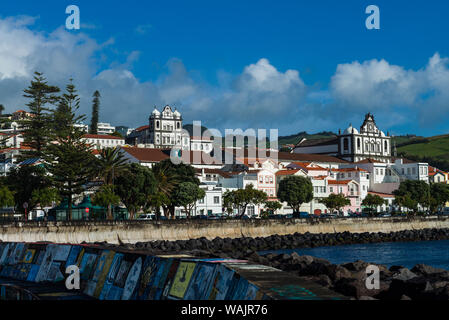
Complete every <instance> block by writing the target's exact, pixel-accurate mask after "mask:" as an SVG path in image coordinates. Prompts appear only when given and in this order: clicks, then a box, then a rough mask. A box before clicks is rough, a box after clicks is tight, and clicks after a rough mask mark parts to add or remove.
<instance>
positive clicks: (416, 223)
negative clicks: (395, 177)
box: [0, 216, 449, 244]
mask: <svg viewBox="0 0 449 320" xmlns="http://www.w3.org/2000/svg"><path fill="white" fill-rule="evenodd" d="M443 228H449V217H445V216H426V217H389V218H348V219H346V218H345V219H285V220H214V221H210V220H176V221H158V222H156V221H154V222H153V221H148V222H147V221H101V222H87V221H83V222H26V223H23V222H16V223H10V224H3V225H0V240H1V241H3V242H29V243H30V242H42V241H47V242H54V243H71V244H80V243H83V242H85V243H95V242H108V243H111V244H118V243H119V239H120V240H121V241H122V242H124V243H137V242H149V241H156V240H167V241H176V240H188V239H199V238H207V239H209V240H212V239H214V238H216V237H220V238H241V237H253V238H256V237H268V236H270V235H288V234H294V233H307V232H309V233H312V234H320V233H323V234H325V233H337V232H350V233H364V232H369V233H377V232H384V233H388V232H398V231H404V230H423V229H443Z"/></svg>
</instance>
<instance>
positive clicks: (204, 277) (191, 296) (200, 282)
mask: <svg viewBox="0 0 449 320" xmlns="http://www.w3.org/2000/svg"><path fill="white" fill-rule="evenodd" d="M216 270H217V265H214V264H206V263H198V264H197V268H196V272H195V274H194V276H193V279H192V281H191V283H190V285H189V287H188V290H187V292H186V294H185V296H184V300H205V299H208V298H209V296H210V292H211V290H212V284H213V280H214V278H215V272H216Z"/></svg>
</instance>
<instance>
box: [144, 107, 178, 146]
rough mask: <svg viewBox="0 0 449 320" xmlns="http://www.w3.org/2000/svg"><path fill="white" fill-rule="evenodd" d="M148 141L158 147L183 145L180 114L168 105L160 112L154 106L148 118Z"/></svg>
mask: <svg viewBox="0 0 449 320" xmlns="http://www.w3.org/2000/svg"><path fill="white" fill-rule="evenodd" d="M149 121H150V124H149V128H148V142H149V143H150V144H152V145H154V147H155V148H158V149H171V148H174V147H180V148H181V147H182V146H183V139H182V138H183V129H182V116H181V114H180V113H179V112H178V111H177V110H176V109H175V110H174V111H173V110H172V108H171V107H170V106H168V105H167V106H165V107H164V109H163V110H162V112H160V111H159V110H157V108H154V110H153V112H152V113H151V115H150V118H149Z"/></svg>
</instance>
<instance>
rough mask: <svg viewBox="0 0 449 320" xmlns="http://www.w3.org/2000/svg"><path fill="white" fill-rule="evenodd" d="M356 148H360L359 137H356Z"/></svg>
mask: <svg viewBox="0 0 449 320" xmlns="http://www.w3.org/2000/svg"><path fill="white" fill-rule="evenodd" d="M357 149H359V150H360V138H357Z"/></svg>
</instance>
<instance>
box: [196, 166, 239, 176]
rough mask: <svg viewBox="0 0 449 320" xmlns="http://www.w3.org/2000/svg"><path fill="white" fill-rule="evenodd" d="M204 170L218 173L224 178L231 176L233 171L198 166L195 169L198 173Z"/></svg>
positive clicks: (207, 172)
mask: <svg viewBox="0 0 449 320" xmlns="http://www.w3.org/2000/svg"><path fill="white" fill-rule="evenodd" d="M203 170H204V173H205V174H218V175H220V176H222V177H224V178H229V177H230V176H231V175H232V173H230V172H226V171H222V170H220V169H207V168H204V169H199V168H196V169H195V171H196V173H198V174H201V173H202V172H203Z"/></svg>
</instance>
